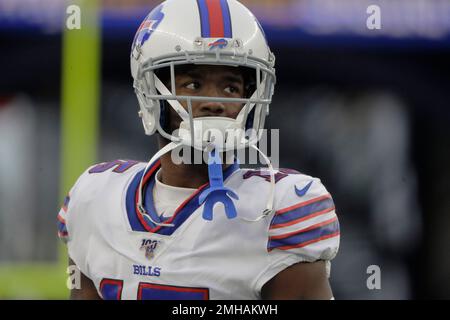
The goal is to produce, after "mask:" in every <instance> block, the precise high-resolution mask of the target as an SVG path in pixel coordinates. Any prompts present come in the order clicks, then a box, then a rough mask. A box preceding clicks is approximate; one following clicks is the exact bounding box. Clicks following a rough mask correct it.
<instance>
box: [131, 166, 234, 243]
mask: <svg viewBox="0 0 450 320" xmlns="http://www.w3.org/2000/svg"><path fill="white" fill-rule="evenodd" d="M160 167H161V161H160V160H157V161H155V162H154V163H153V164H152V165H151V166H150V168H149V169H148V171H147V173H146V175H145V176H144V181H143V183H144V195H145V198H144V207H145V209H146V211H147V213H148V214H149V215H150V216H151V217H152V219H153V220H154V221H156V222H158V223H168V224H173V226H158V225H156V224H154V223H153V222H152V221H150V219H148V218H146V217H145V216H142V215H141V214H139V211H138V209H137V200H138V188H139V182H140V180H141V177H142V175H143V174H144V170H141V171H139V172H138V173H137V174H136V175H135V176H134V178H133V180H132V181H131V183H130V185H129V187H128V190H127V194H126V210H127V216H128V220H129V223H130V226H131V229H132V230H133V231H141V232H152V233H158V234H162V235H171V234H172V233H174V232H175V231H176V230H177V229H178V228H179V227H180V226H181V225H182V224H183V222H184V221H186V220H187V219H188V218H189V217H190V216H191V215H192V213H193V212H194V211H196V210H197V209H198V208H199V207H200V205H199V200H198V198H199V196H200V194H201V192H202V191H203V190H205V189H206V188H207V187H208V186H209V182H208V183H205V184H203V185H202V186H200V187H199V188H198V189H197V190H196V191H195V192H194V193H193V194H192V195H191V196H190V197H189V198H187V199H186V200H185V201H184V202H183V203H181V205H180V206H178V208H177V209H176V210H175V213H174V214H173V216H172V217H169V218H167V219H162V218H161V217H160V216H159V215H158V214H157V212H156V209H155V205H154V199H153V188H154V186H155V179H156V172H157V171H158V169H159V168H160ZM238 169H239V164H238V163H237V162H235V163H234V164H232V165H231V166H230V167H228V168H227V169H226V170H225V171H224V172H223V178H224V181H225V180H226V179H227V178H228V177H230V176H231V175H232V174H233V173H234V172H235V171H237V170H238Z"/></svg>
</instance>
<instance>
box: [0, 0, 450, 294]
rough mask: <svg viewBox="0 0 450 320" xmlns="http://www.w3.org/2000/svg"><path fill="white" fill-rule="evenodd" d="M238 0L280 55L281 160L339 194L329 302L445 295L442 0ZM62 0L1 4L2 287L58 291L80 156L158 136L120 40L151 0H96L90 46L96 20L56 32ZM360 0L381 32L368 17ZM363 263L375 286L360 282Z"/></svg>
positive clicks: (449, 172)
mask: <svg viewBox="0 0 450 320" xmlns="http://www.w3.org/2000/svg"><path fill="white" fill-rule="evenodd" d="M242 2H244V3H246V4H248V5H249V6H250V7H251V8H252V9H253V11H254V12H255V13H256V15H257V16H258V17H260V19H261V21H262V24H263V26H264V28H265V30H266V33H267V36H268V38H269V42H270V43H271V44H272V48H273V50H274V51H275V54H276V55H277V72H278V77H279V79H278V84H277V90H276V94H275V97H274V103H273V105H272V108H271V115H270V117H269V123H268V126H269V127H270V128H277V129H280V137H281V146H280V157H281V167H291V168H295V169H297V170H299V171H301V172H305V173H308V174H311V175H314V176H318V177H320V178H321V179H322V181H323V183H324V184H325V185H326V186H327V188H328V189H329V191H330V192H331V193H332V194H333V196H334V200H335V202H336V206H337V212H338V215H339V218H340V222H341V226H342V244H341V249H340V253H339V255H338V257H337V258H336V259H335V260H334V262H333V264H332V272H331V282H332V286H333V290H334V293H335V296H336V298H337V299H411V298H446V299H448V298H450V272H449V270H450V255H448V254H447V252H448V249H447V247H448V245H449V244H450V239H449V238H450V236H449V233H448V232H447V230H448V228H449V227H450V200H449V197H446V195H445V192H446V191H447V190H448V187H449V183H448V181H450V169H449V166H448V163H450V143H449V142H450V127H449V126H448V124H449V122H450V109H449V108H448V101H450V92H449V90H448V88H449V87H450V83H449V82H450V77H449V72H450V60H449V59H448V57H449V53H450V20H449V19H448V16H449V14H450V1H446V0H429V1H422V0H410V1H406V0H404V1H402V0H389V1H388V0H384V1H381V0H380V1H376V0H373V1H368V0H367V1H366V0H341V1H337V0H336V1H334V0H326V1H325V0H309V1H306V0H283V1H270V0H265V1H256V0H248V1H242ZM73 3H76V2H75V1H60V0H41V1H39V2H38V1H32V0H21V1H16V0H0V49H1V50H0V70H2V77H0V152H1V157H0V299H35V298H44V299H59V298H60V299H64V298H66V297H67V289H66V288H65V279H66V276H67V275H66V274H65V268H64V266H65V259H66V257H65V255H64V254H60V253H61V252H63V250H62V248H61V246H60V244H59V242H58V240H57V237H56V222H55V221H56V220H55V217H56V214H57V212H58V210H59V206H60V204H61V201H62V197H63V195H64V194H65V193H66V192H67V191H68V188H69V185H70V184H71V183H73V181H74V179H75V177H76V176H77V175H78V174H79V173H80V172H81V170H83V169H84V167H85V166H87V165H89V164H91V163H94V162H95V161H106V160H112V159H118V158H128V159H132V158H133V159H138V160H143V161H145V160H146V159H148V158H149V157H150V156H151V155H152V154H153V153H154V151H155V147H156V146H155V144H154V141H153V138H148V137H146V136H145V135H144V134H143V130H142V128H141V123H140V120H139V118H138V117H137V101H136V99H135V97H134V94H133V90H132V83H131V77H130V74H129V49H130V46H131V41H132V39H133V35H134V32H135V30H136V29H137V27H138V25H139V23H140V21H141V20H142V19H143V18H144V17H145V15H146V14H147V12H148V11H149V9H151V8H152V7H154V5H155V4H157V3H159V1H151V0H147V1H144V0H134V1H131V0H121V1H119V0H109V1H106V0H105V1H99V5H100V11H99V15H98V19H99V27H100V32H101V33H100V34H99V36H100V37H101V39H100V41H101V42H100V43H99V45H100V46H99V47H97V45H96V37H97V36H96V31H95V29H88V28H86V29H84V30H83V29H82V30H83V31H84V32H85V33H84V34H85V37H84V38H83V37H82V38H81V39H80V38H77V37H75V35H74V34H71V33H70V32H69V31H68V30H67V29H65V28H64V26H65V19H66V18H67V14H66V8H67V6H68V5H69V4H73ZM79 4H80V5H82V6H83V5H85V3H84V2H79ZM371 4H377V5H379V7H380V9H381V18H382V28H381V29H380V30H368V29H367V27H366V19H367V17H368V14H367V13H366V9H367V7H368V6H369V5H371ZM43 8H45V9H43ZM83 12H84V11H83ZM64 35H65V37H64ZM63 39H65V40H64V41H63ZM68 39H72V40H69V42H67V41H68ZM70 41H75V42H70ZM77 41H80V42H77ZM80 43H81V44H80ZM83 43H84V45H83ZM70 44H71V45H72V46H73V47H71V48H74V49H69V50H67V48H68V46H70ZM71 55H72V56H71ZM79 56H82V57H84V58H83V59H85V60H83V59H82V60H80V61H79V63H80V65H79V69H76V70H74V69H73V68H74V67H73V65H72V67H71V65H70V63H68V61H71V60H70V59H74V58H76V57H79ZM95 61H100V62H101V64H99V65H96V62H95ZM83 67H84V68H83ZM97 78H100V79H99V80H100V81H99V82H96V79H97ZM83 84H84V86H83ZM97 85H98V87H97ZM65 86H66V87H65ZM89 88H91V89H89ZM96 101H98V103H96ZM96 105H97V106H98V107H99V110H97V109H96ZM74 108H79V111H80V112H76V110H75V113H72V114H71V113H70V112H73V111H74ZM71 110H72V111H71ZM81 110H83V111H81ZM98 130H99V131H98ZM130 141H132V142H133V143H130ZM80 156H81V158H79V157H80ZM370 265H378V266H380V268H381V272H382V288H381V290H369V289H368V288H367V286H366V279H367V277H368V274H367V273H366V271H367V267H368V266H370Z"/></svg>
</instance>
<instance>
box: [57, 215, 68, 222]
mask: <svg viewBox="0 0 450 320" xmlns="http://www.w3.org/2000/svg"><path fill="white" fill-rule="evenodd" d="M56 218H57V219H58V220H59V222H61V223H64V224H66V220H64V218H63V217H61V215H60V214H58V215H57V216H56Z"/></svg>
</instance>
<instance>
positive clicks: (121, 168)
mask: <svg viewBox="0 0 450 320" xmlns="http://www.w3.org/2000/svg"><path fill="white" fill-rule="evenodd" d="M144 167H145V163H144V162H140V161H137V160H122V159H117V160H112V161H107V162H101V163H97V164H94V165H91V166H90V167H88V168H87V169H86V170H85V171H84V172H83V173H82V174H81V175H80V177H79V178H78V180H77V182H76V184H77V187H78V189H80V188H81V187H84V188H96V187H99V186H103V185H104V184H110V183H117V182H122V181H126V180H128V179H129V178H130V177H131V176H134V175H135V174H136V173H137V172H138V171H140V170H142V169H143V168H144Z"/></svg>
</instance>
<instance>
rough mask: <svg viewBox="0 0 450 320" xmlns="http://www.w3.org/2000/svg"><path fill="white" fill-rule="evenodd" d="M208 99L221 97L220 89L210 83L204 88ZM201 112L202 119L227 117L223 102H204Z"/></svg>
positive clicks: (200, 107)
mask: <svg viewBox="0 0 450 320" xmlns="http://www.w3.org/2000/svg"><path fill="white" fill-rule="evenodd" d="M203 94H204V95H205V96H207V97H215V98H217V97H220V89H219V88H218V87H217V86H216V85H214V84H213V83H210V84H209V85H206V86H205V87H204V93H203ZM199 110H200V113H201V116H202V117H208V116H215V117H220V116H224V115H225V106H224V104H223V103H222V102H217V101H203V102H201V103H200V106H199Z"/></svg>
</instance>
